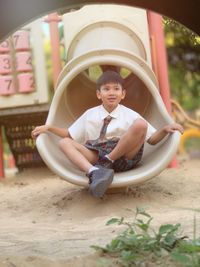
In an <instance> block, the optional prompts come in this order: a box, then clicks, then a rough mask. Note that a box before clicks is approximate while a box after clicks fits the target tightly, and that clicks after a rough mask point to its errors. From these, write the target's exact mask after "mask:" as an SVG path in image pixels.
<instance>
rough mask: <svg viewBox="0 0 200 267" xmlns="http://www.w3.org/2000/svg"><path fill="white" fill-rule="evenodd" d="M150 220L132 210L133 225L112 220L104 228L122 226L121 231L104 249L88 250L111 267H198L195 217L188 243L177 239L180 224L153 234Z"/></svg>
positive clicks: (183, 238)
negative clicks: (100, 256) (115, 225)
mask: <svg viewBox="0 0 200 267" xmlns="http://www.w3.org/2000/svg"><path fill="white" fill-rule="evenodd" d="M152 220H153V218H152V217H151V216H150V215H149V214H148V213H146V211H145V210H144V209H142V208H137V209H136V213H135V217H134V220H133V222H127V221H125V220H124V218H123V217H122V218H112V219H111V220H109V221H108V222H107V225H111V224H118V225H124V226H125V230H124V231H123V232H122V233H120V234H119V235H118V236H117V237H115V238H114V239H113V240H112V241H111V242H110V243H109V244H107V245H106V246H105V247H100V246H92V247H93V248H94V249H95V250H97V251H100V252H101V255H102V256H103V257H105V258H106V259H107V261H106V262H107V264H108V265H109V264H110V262H112V264H113V265H112V266H122V267H134V266H137V267H154V266H155V267H156V266H163V267H175V266H176V267H185V266H187V267H200V237H197V236H196V235H197V234H196V218H195V217H194V230H193V231H194V233H193V238H192V239H190V238H188V237H187V236H184V235H180V232H181V224H180V223H177V224H164V225H161V226H160V227H159V228H158V230H155V229H153V228H152V227H151V223H152ZM105 265H106V263H105V264H104V266H105ZM109 266H110V265H109Z"/></svg>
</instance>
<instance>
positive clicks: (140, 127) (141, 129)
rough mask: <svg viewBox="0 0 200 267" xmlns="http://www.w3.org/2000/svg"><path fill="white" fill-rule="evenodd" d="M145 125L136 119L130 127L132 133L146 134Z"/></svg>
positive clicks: (142, 121)
mask: <svg viewBox="0 0 200 267" xmlns="http://www.w3.org/2000/svg"><path fill="white" fill-rule="evenodd" d="M147 127H148V126H147V123H146V122H145V121H144V120H142V119H137V120H136V121H135V122H134V124H133V125H132V127H131V128H132V130H133V131H134V133H135V134H138V135H139V134H141V135H143V134H146V132H147Z"/></svg>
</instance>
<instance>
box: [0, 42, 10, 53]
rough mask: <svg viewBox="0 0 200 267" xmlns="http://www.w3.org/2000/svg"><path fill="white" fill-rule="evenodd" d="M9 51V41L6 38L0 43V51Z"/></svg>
mask: <svg viewBox="0 0 200 267" xmlns="http://www.w3.org/2000/svg"><path fill="white" fill-rule="evenodd" d="M9 51H10V42H9V40H8V39H6V40H5V41H4V42H2V43H1V44H0V53H5V52H9Z"/></svg>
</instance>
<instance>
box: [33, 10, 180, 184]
mask: <svg viewBox="0 0 200 267" xmlns="http://www.w3.org/2000/svg"><path fill="white" fill-rule="evenodd" d="M74 21H76V23H74ZM63 22H64V31H65V47H66V50H67V51H68V54H67V60H68V63H67V64H66V66H65V67H64V69H63V70H62V72H61V74H60V76H59V79H58V82H57V86H56V92H55V95H54V98H53V101H52V104H51V107H50V110H49V114H48V118H47V122H46V123H47V124H54V125H57V126H60V127H68V126H69V125H70V124H71V123H72V122H73V121H74V120H75V119H76V118H77V117H78V116H79V115H80V114H81V113H82V112H83V111H85V109H87V108H89V107H91V106H94V105H96V104H99V102H98V101H97V99H96V96H95V88H96V87H95V81H96V79H97V77H98V76H99V75H100V74H101V73H102V71H104V70H105V69H107V68H110V66H112V68H114V69H115V70H117V71H119V72H120V73H121V75H122V76H123V75H124V78H125V88H126V90H127V97H126V99H125V100H124V102H123V103H124V104H125V105H126V106H128V107H130V108H133V109H134V110H136V111H137V112H139V113H140V114H141V115H143V116H144V117H145V118H146V119H147V120H148V121H149V122H150V123H151V124H152V125H153V126H154V127H155V128H160V127H162V126H163V125H165V124H166V123H170V122H172V118H171V117H170V116H169V113H168V112H167V110H166V108H165V105H164V103H163V101H162V98H161V96H160V93H159V89H158V87H159V86H158V83H157V81H156V78H155V75H154V73H153V71H152V62H151V51H150V43H149V31H148V21H147V14H146V11H145V10H141V9H137V8H131V7H126V6H117V5H116V6H115V5H92V6H85V7H83V8H82V9H80V10H78V11H74V12H70V13H67V14H65V15H63ZM95 71H96V72H97V74H95V75H94V72H95ZM123 73H125V74H123ZM179 137H180V134H179V133H174V134H172V135H170V136H168V137H167V138H166V139H165V140H163V142H161V143H160V144H158V145H156V146H150V145H148V144H145V150H144V157H143V160H142V162H141V164H140V166H138V167H137V168H135V169H134V170H131V171H128V172H124V173H117V174H116V175H115V178H114V181H113V183H112V185H111V187H123V186H128V185H130V184H137V183H141V182H143V181H146V180H147V179H150V178H152V177H153V176H155V175H157V174H159V173H160V172H161V171H162V170H163V169H164V168H165V167H166V166H168V164H169V163H170V161H171V159H172V157H173V155H174V154H175V152H176V150H177V147H178V143H179ZM58 140H59V138H58V137H57V136H55V135H52V134H42V135H40V136H39V137H38V138H37V147H38V150H39V152H40V154H41V156H42V158H43V160H44V161H45V162H46V164H47V165H48V166H49V168H51V169H52V170H53V171H54V172H55V173H57V174H58V175H59V176H60V177H62V178H64V179H66V180H67V181H69V182H71V183H74V184H77V185H84V186H85V185H87V184H88V180H87V178H86V177H85V175H84V174H83V173H82V172H80V171H79V170H78V169H76V167H75V166H73V165H72V164H71V163H70V162H67V160H66V158H65V157H64V155H63V153H62V152H61V151H60V150H59V148H58V144H57V143H58Z"/></svg>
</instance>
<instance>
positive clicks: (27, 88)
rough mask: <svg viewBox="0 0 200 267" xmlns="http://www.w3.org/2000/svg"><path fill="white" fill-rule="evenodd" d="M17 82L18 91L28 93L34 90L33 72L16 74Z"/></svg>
mask: <svg viewBox="0 0 200 267" xmlns="http://www.w3.org/2000/svg"><path fill="white" fill-rule="evenodd" d="M18 84H19V92H20V93H29V92H32V91H34V88H35V85H34V84H35V83H34V75H33V73H22V74H19V75H18Z"/></svg>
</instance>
